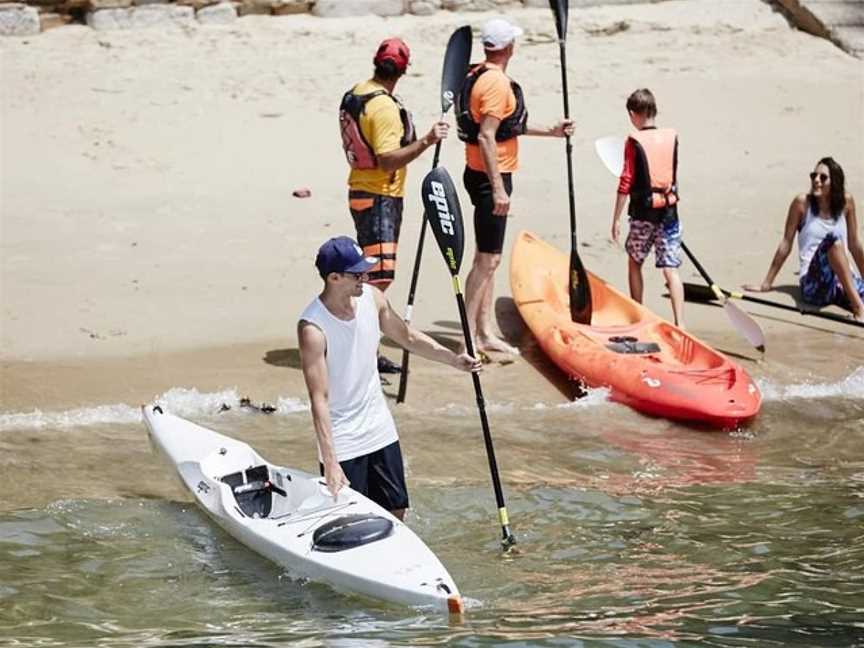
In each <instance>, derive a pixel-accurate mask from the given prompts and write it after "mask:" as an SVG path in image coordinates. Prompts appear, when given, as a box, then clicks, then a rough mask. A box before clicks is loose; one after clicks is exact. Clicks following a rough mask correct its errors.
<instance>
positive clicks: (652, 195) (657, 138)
mask: <svg viewBox="0 0 864 648" xmlns="http://www.w3.org/2000/svg"><path fill="white" fill-rule="evenodd" d="M630 139H632V140H633V142H634V143H635V144H636V153H637V155H636V158H637V162H636V164H637V165H641V167H642V172H643V173H642V176H643V178H647V180H648V184H649V186H636V184H634V185H633V189H632V190H631V191H630V195H631V200H633V201H635V202H636V204H637V205H638V206H639V207H642V208H643V209H645V208H648V209H663V208H665V207H672V206H673V205H675V204H676V203H677V202H678V179H677V177H676V169H675V155H676V148H677V146H678V133H676V132H675V129H673V128H646V129H644V130H640V131H636V132H635V133H632V134H631V135H630ZM640 184H641V183H640Z"/></svg>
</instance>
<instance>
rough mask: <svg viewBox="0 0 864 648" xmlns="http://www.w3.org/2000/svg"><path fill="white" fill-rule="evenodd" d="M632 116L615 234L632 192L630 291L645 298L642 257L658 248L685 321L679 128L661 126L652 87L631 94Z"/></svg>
mask: <svg viewBox="0 0 864 648" xmlns="http://www.w3.org/2000/svg"><path fill="white" fill-rule="evenodd" d="M627 112H628V114H629V115H630V122H631V123H632V124H633V126H635V127H636V132H635V133H633V134H631V135H630V137H629V138H628V139H627V143H626V145H625V146H624V170H623V171H622V172H621V179H620V181H619V183H618V195H617V197H616V199H615V209H614V211H613V212H612V240H613V241H615V242H616V243H617V242H618V238H619V236H620V235H621V212H622V210H623V209H624V203H626V202H627V198H628V197H629V198H630V206H629V208H628V210H627V213H628V214H629V215H630V233H629V234H628V235H627V242H626V243H625V245H624V247H625V249H626V250H627V255H628V257H629V265H628V278H629V280H630V296H631V297H632V298H633V299H635V300H636V301H637V302H639V303H640V304H641V303H642V292H643V281H642V263H643V262H644V261H645V258H646V257H647V256H648V253H649V252H650V251H651V248H652V247H653V248H654V261H655V263H654V265H655V266H656V267H657V268H659V269H660V270H662V271H663V277H664V278H665V279H666V285H667V287H668V288H669V296H670V297H671V298H672V314H673V316H674V318H675V324H676V325H677V326H680V327H681V328H683V327H684V286H683V285H682V284H681V277H679V276H678V267H679V266H680V265H681V224H680V223H679V221H678V182H677V177H678V134H677V133H676V132H675V131H674V130H673V129H671V128H657V126H655V125H654V117H655V116H656V115H657V103H656V102H655V100H654V95H653V94H652V93H651V91H650V90H648V89H641V90H636V92H634V93H633V94H631V95H630V97H629V98H628V99H627Z"/></svg>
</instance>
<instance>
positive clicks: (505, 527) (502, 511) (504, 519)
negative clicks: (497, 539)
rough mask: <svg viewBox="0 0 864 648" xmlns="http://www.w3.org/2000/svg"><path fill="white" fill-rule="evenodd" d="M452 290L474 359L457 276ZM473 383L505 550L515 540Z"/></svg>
mask: <svg viewBox="0 0 864 648" xmlns="http://www.w3.org/2000/svg"><path fill="white" fill-rule="evenodd" d="M453 288H454V291H455V293H456V304H457V305H458V307H459V320H460V321H461V323H462V335H463V336H465V351H466V352H467V353H468V355H470V356H471V357H474V343H473V341H472V340H471V331H470V330H469V328H468V313H467V312H466V310H465V299H464V298H463V297H462V289H461V288H460V286H459V277H458V275H453ZM471 379H472V380H473V382H474V394H475V396H476V397H477V410H478V411H479V412H480V425H481V426H482V428H483V441H484V442H485V444H486V458H487V459H488V460H489V471H490V472H491V473H492V488H493V489H494V490H495V503H496V504H497V505H498V520H499V521H500V522H501V544H502V545H503V546H504V548H505V549H506V548H507V547H509V546H511V545H513V544H515V543H516V538H515V537H514V536H513V533H512V532H511V531H510V521H509V518H508V516H507V506H506V505H505V503H504V491H503V490H502V488H501V478H500V476H499V475H498V462H497V461H496V460H495V447H494V446H493V445H492V434H491V432H490V431H489V419H488V418H487V417H486V401H485V400H484V398H483V388H482V387H481V386H480V376H479V375H478V374H477V373H476V372H472V373H471Z"/></svg>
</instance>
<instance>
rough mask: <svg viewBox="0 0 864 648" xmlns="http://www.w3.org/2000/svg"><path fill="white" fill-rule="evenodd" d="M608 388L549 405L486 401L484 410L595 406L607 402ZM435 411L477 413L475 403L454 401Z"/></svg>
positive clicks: (528, 410)
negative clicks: (520, 405)
mask: <svg viewBox="0 0 864 648" xmlns="http://www.w3.org/2000/svg"><path fill="white" fill-rule="evenodd" d="M608 399H609V390H608V389H602V388H601V389H589V390H587V393H586V394H585V395H584V396H582V397H581V398H577V399H576V400H574V401H570V402H567V403H556V404H554V405H550V404H548V403H543V402H537V403H534V404H533V405H526V406H522V407H517V406H516V405H515V404H514V403H500V402H497V401H486V411H487V412H490V413H493V412H494V413H503V414H509V413H512V412H514V411H523V412H536V411H542V410H546V409H584V408H588V407H597V406H600V405H604V404H606V403H607V402H608ZM435 411H436V413H440V414H444V415H445V416H470V415H474V414H476V413H477V407H476V405H462V404H456V403H448V404H447V405H444V406H443V407H439V408H438V409H436V410H435Z"/></svg>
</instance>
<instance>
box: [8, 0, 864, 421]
mask: <svg viewBox="0 0 864 648" xmlns="http://www.w3.org/2000/svg"><path fill="white" fill-rule="evenodd" d="M720 5H722V6H720ZM490 15H491V14H482V13H470V14H462V15H460V14H455V13H451V12H439V13H438V14H436V15H435V16H432V17H427V18H419V17H412V16H403V17H400V18H397V19H376V18H363V19H360V18H351V19H331V20H323V19H316V18H313V17H311V16H287V17H280V18H267V17H258V16H249V17H245V18H243V19H241V20H239V21H238V22H237V23H236V24H234V25H231V26H224V27H218V26H206V27H197V28H192V29H185V30H176V31H170V32H163V31H152V30H150V31H148V30H138V31H113V32H97V31H93V30H91V29H89V28H85V27H82V26H68V27H64V28H61V29H56V30H52V31H49V32H46V33H43V34H41V35H40V36H38V37H30V38H6V39H4V40H3V42H2V43H0V52H2V54H0V55H2V68H0V69H2V76H3V85H4V87H5V88H6V89H7V91H6V92H4V93H3V99H2V101H3V104H2V129H3V130H2V164H3V166H2V242H0V245H2V249H0V254H2V284H0V292H2V346H0V358H2V362H3V395H2V407H3V409H5V410H6V411H9V410H19V409H20V408H27V407H30V406H37V405H40V404H44V403H46V402H51V403H56V404H58V405H63V404H65V405H68V404H74V403H82V402H105V401H106V400H108V401H111V400H116V399H118V398H120V399H122V400H124V401H127V402H135V401H136V400H141V399H146V398H149V397H152V395H153V394H154V393H157V392H158V389H159V388H160V387H161V386H162V385H192V384H194V385H196V386H197V385H202V386H206V385H210V384H212V385H214V386H218V385H219V384H222V385H224V384H239V385H240V387H241V389H245V390H250V391H253V392H254V393H256V394H258V393H261V394H262V395H263V396H265V397H268V398H270V397H272V396H273V395H275V394H277V393H283V392H284V391H285V390H286V389H289V390H290V391H291V392H292V393H294V392H297V393H301V392H302V382H301V381H300V380H299V377H298V375H297V374H298V373H299V372H296V371H291V372H285V371H278V370H277V369H278V368H279V367H278V363H273V362H269V361H268V360H267V357H266V353H267V351H272V350H279V349H282V350H291V349H294V348H296V340H295V331H294V321H295V318H296V316H297V314H298V313H299V312H300V310H301V309H302V307H303V306H304V305H305V304H306V303H307V302H308V300H309V299H310V298H311V297H312V295H314V294H315V293H316V291H317V290H318V289H319V280H318V277H317V275H316V274H315V271H314V268H313V265H312V260H313V257H314V252H315V250H316V249H317V246H318V245H319V244H320V243H321V242H322V241H323V240H324V239H326V238H327V237H329V236H331V235H334V234H338V233H347V234H353V226H352V223H351V221H350V218H349V215H348V214H347V210H346V207H345V191H346V186H345V178H346V165H345V163H344V160H343V158H342V154H341V150H340V147H339V142H338V131H337V127H336V107H337V101H338V97H339V96H340V94H341V92H343V91H344V89H345V88H347V87H348V86H349V85H351V84H352V83H353V82H355V81H357V80H359V79H362V78H365V77H366V76H368V74H369V73H370V67H371V66H370V64H369V60H370V58H371V52H372V49H373V47H374V44H375V43H377V42H378V41H379V40H380V39H381V38H382V37H385V36H388V35H393V34H396V35H400V36H402V37H404V38H405V39H406V40H407V41H408V42H409V44H410V45H411V46H412V48H413V60H412V66H411V68H410V71H409V74H408V75H407V76H406V78H404V79H403V80H402V81H401V82H400V84H399V87H398V92H399V93H400V94H401V96H402V97H403V98H404V100H405V101H406V103H407V104H408V105H409V107H411V108H412V109H413V110H414V112H415V116H416V121H417V123H418V127H419V128H421V129H425V128H428V125H429V124H431V122H432V121H433V120H434V119H435V118H436V116H437V111H438V110H439V105H438V99H437V93H438V82H439V78H440V65H441V57H442V54H443V47H444V43H445V42H446V39H447V36H448V34H449V33H450V32H451V31H452V30H453V29H454V28H455V27H457V26H459V25H461V24H464V23H466V22H467V23H470V24H471V25H473V26H474V27H475V29H477V28H479V26H480V25H481V24H482V22H483V21H484V20H485V19H486V18H488V17H489V16H490ZM511 18H512V19H513V20H514V21H516V22H518V23H519V24H521V25H522V26H523V27H524V28H525V30H526V35H525V37H524V39H523V42H522V43H521V44H520V46H519V48H518V51H517V55H516V57H515V58H514V60H513V62H512V63H511V73H512V76H513V77H514V78H516V79H519V80H520V81H521V82H522V84H523V86H524V88H525V90H526V93H527V97H528V101H529V110H530V114H531V119H532V121H535V122H536V123H541V124H542V123H550V122H552V121H554V120H556V119H557V118H558V117H559V116H560V114H561V112H562V108H561V94H560V93H561V90H560V68H559V66H558V56H557V45H556V43H555V41H554V27H553V25H552V23H551V20H550V19H549V15H548V11H546V10H541V9H526V10H520V11H516V12H514V14H513V15H512V16H511ZM568 48H569V49H568V60H569V70H568V72H569V82H570V88H571V106H572V112H573V114H574V117H575V120H576V122H577V133H576V136H575V138H574V155H575V158H574V162H575V169H576V192H577V218H578V222H579V232H580V239H581V241H582V246H583V248H582V253H583V259H584V261H585V263H586V265H587V266H588V267H589V268H590V269H591V270H592V271H594V272H596V273H597V274H599V275H601V276H603V277H604V278H606V279H607V280H609V281H612V282H613V283H615V284H616V285H618V286H620V287H624V286H626V256H625V253H624V252H623V250H621V249H619V248H616V247H615V246H613V245H612V244H611V243H610V242H609V240H608V230H609V225H610V212H611V205H612V202H613V198H614V197H613V192H614V189H615V181H614V179H613V178H612V177H611V176H610V175H609V174H608V173H607V172H606V170H605V169H604V168H603V167H602V165H601V164H600V163H599V161H598V160H597V158H596V156H595V154H594V151H593V145H592V144H593V141H594V140H595V139H596V138H598V137H601V136H604V135H608V134H620V135H623V134H626V132H627V128H628V122H627V119H626V113H625V111H624V108H623V103H624V100H625V98H626V96H627V95H628V94H629V92H630V91H632V90H633V89H634V88H636V87H639V86H647V87H650V88H653V89H654V91H655V93H656V94H657V96H658V102H659V107H660V116H659V120H658V121H659V123H661V124H664V125H672V126H674V127H676V128H677V129H678V130H679V132H680V139H681V154H680V155H681V168H680V184H681V194H682V206H681V213H682V222H683V227H684V232H685V237H686V240H687V242H688V244H689V246H690V248H691V249H692V250H693V251H694V252H695V253H696V254H697V255H698V257H699V258H700V260H701V261H702V263H703V265H705V266H706V268H708V269H709V271H710V272H711V273H712V274H713V275H714V278H715V280H717V281H718V283H720V284H722V285H724V286H726V287H737V286H738V285H739V284H740V283H742V282H744V281H752V280H757V279H759V278H761V276H762V275H763V274H764V271H765V269H766V267H767V263H768V261H769V259H770V255H771V254H772V253H773V249H774V246H775V245H776V241H777V239H778V237H779V233H780V231H781V228H782V225H783V221H784V217H785V211H786V208H787V206H788V203H789V201H790V199H791V197H792V196H793V194H795V193H796V192H800V191H803V190H806V188H807V186H808V185H807V172H808V171H809V170H810V169H811V166H812V164H813V163H814V162H815V160H816V159H818V158H819V157H820V156H823V155H826V154H830V155H833V156H834V157H835V158H836V159H837V160H839V161H840V162H841V164H843V166H844V168H845V170H846V174H847V186H848V188H849V189H850V190H851V191H852V192H853V193H859V194H860V192H861V189H860V188H861V187H862V186H864V182H862V181H864V154H862V151H864V132H862V130H861V128H860V116H861V114H862V112H864V80H862V79H864V77H862V63H861V61H860V60H858V59H855V58H852V57H850V56H849V55H847V54H845V53H843V52H842V51H840V50H839V49H837V48H836V47H835V46H833V45H832V44H830V43H828V42H826V41H823V40H820V39H817V38H814V37H812V36H809V35H806V34H803V33H801V32H798V31H796V30H794V29H792V28H790V27H789V25H788V24H787V22H786V21H785V19H784V18H783V17H782V16H780V15H779V14H777V13H775V12H774V11H772V9H771V8H770V7H769V6H768V5H766V4H765V3H762V2H759V1H758V0H736V1H734V2H733V1H727V2H724V3H715V2H709V1H700V0H693V1H689V2H685V1H673V2H663V3H657V4H646V5H634V6H626V7H602V8H594V9H589V10H575V9H574V10H573V11H572V14H571V33H570V37H569V40H568ZM477 49H478V47H477V45H476V44H475V57H476V52H477ZM430 160H431V152H427V154H426V155H424V156H423V157H422V158H421V159H420V160H418V161H417V162H416V163H414V164H413V165H412V166H411V169H410V173H409V183H408V187H407V193H406V195H407V202H406V215H405V224H404V228H403V236H402V240H401V246H400V261H399V266H398V271H397V272H398V274H397V281H396V282H395V284H394V286H393V288H392V289H391V291H390V292H389V293H388V294H389V296H390V298H391V300H392V302H393V303H394V305H395V306H396V307H397V309H398V310H400V311H401V310H402V309H403V307H404V303H405V299H406V293H407V286H408V280H409V277H410V268H411V264H412V262H413V256H414V250H415V248H416V238H417V235H418V233H419V215H420V203H419V199H418V197H417V196H418V191H419V182H420V180H421V178H422V175H423V173H424V172H425V170H426V169H427V168H428V166H429V164H430ZM442 161H443V163H444V164H445V165H446V166H447V168H448V169H449V170H450V171H451V173H452V174H453V175H454V177H458V176H459V175H461V169H462V166H463V151H462V145H461V143H460V142H458V140H457V139H456V138H455V136H453V137H451V138H450V139H449V140H448V141H447V142H446V143H445V146H444V149H443V155H442ZM299 187H308V188H310V189H311V192H312V196H311V198H308V199H298V198H294V197H292V195H291V192H292V191H293V190H294V189H296V188H299ZM515 187H516V190H515V194H514V203H513V210H512V211H513V216H512V218H511V222H510V223H509V225H508V227H509V228H510V230H509V231H510V235H509V236H510V238H511V239H512V236H513V234H515V232H517V231H518V230H519V229H523V228H524V229H531V230H534V231H536V232H538V233H539V234H540V235H541V236H543V237H545V238H547V239H548V240H550V241H553V242H555V243H557V244H558V245H559V246H560V247H562V248H565V247H566V246H567V240H568V239H567V233H568V229H567V228H568V225H567V193H566V180H565V175H564V154H563V145H561V144H560V143H559V142H556V141H554V140H545V139H531V138H526V139H525V140H523V144H522V159H521V169H520V171H519V172H518V174H517V175H516V177H515ZM460 189H461V183H460ZM461 198H462V202H463V206H464V205H467V204H468V201H467V196H466V195H464V194H463V195H462V196H461ZM467 227H468V245H467V249H466V259H468V260H469V261H470V258H471V257H470V255H471V254H472V253H473V238H472V236H471V231H470V227H471V226H470V222H469V223H467ZM430 243H431V242H430ZM793 256H794V255H793ZM507 259H508V257H507V254H505V260H504V262H505V264H506V263H507ZM467 263H468V261H466V269H465V272H467ZM796 266H797V263H796V261H795V259H793V258H790V259H789V261H788V262H787V264H786V267H785V268H784V270H783V272H782V275H781V277H780V280H779V284H781V285H782V286H785V287H792V286H795V285H796V284H797V277H796V276H795V274H794V272H795V271H796V270H797V268H796ZM505 268H506V265H505ZM682 274H683V277H684V279H685V281H699V279H698V275H697V274H696V272H695V269H693V268H692V266H690V265H689V264H686V263H685V266H684V268H683V271H682ZM497 282H498V283H497V288H498V295H500V296H502V297H505V298H506V297H507V296H509V283H508V275H507V272H506V269H503V268H502V271H501V272H499V273H498V276H497ZM646 286H647V290H646V293H647V300H646V301H647V304H648V305H649V307H651V308H653V309H654V310H656V311H658V312H659V313H660V314H661V315H663V316H669V307H668V302H667V301H666V300H665V298H663V297H662V292H663V291H662V289H661V288H662V284H661V279H660V276H659V274H658V273H655V272H648V273H647V274H646ZM770 297H771V298H774V299H778V300H781V301H785V302H787V303H793V298H792V297H791V296H790V295H789V294H787V291H785V290H784V291H781V292H776V293H774V294H773V295H771V296H770ZM750 310H751V311H752V312H754V313H764V314H766V315H768V316H769V317H767V318H766V319H762V320H760V322H761V323H762V325H763V327H764V328H765V330H766V334H767V335H768V336H769V349H770V344H771V343H774V344H773V346H774V347H775V348H778V351H779V348H780V347H781V344H780V341H781V340H782V339H783V337H784V336H786V335H789V334H795V333H796V332H797V333H801V332H802V328H801V324H802V323H803V322H802V320H801V318H799V317H797V316H795V315H794V314H792V315H789V316H787V314H784V313H782V312H780V311H770V310H765V309H764V308H759V307H755V308H752V309H750ZM456 319H457V314H456V311H455V304H454V303H453V299H452V292H451V287H450V284H449V281H448V279H447V274H446V270H445V269H444V267H443V265H442V263H441V259H440V256H439V254H438V252H437V250H436V249H435V248H434V247H432V246H431V245H430V246H429V247H427V250H426V254H425V256H424V263H423V268H422V275H421V280H420V288H419V294H418V299H417V305H416V308H415V323H417V324H418V325H419V326H420V327H421V328H423V329H424V330H427V331H430V332H432V333H433V334H441V333H446V332H447V329H446V328H442V327H441V325H440V324H441V323H442V322H451V323H452V322H453V321H454V320H456ZM687 319H688V325H689V327H690V328H691V329H692V330H693V331H694V332H696V334H697V335H699V336H701V337H703V338H705V339H707V340H709V341H712V339H713V340H719V337H718V336H722V335H724V334H725V333H726V332H728V324H727V322H726V320H725V318H723V317H722V315H720V312H719V311H718V310H717V309H714V308H708V307H704V306H690V307H689V309H688V312H687ZM806 323H808V324H812V322H809V321H808V322H806ZM817 323H818V325H819V328H824V329H826V330H834V331H842V330H843V327H842V326H839V327H838V325H832V324H831V323H828V322H823V321H818V322H817ZM805 330H806V329H805ZM817 337H818V336H814V338H817ZM853 337H854V336H853ZM859 338H860V336H859ZM859 338H856V340H857V339H859ZM814 343H815V344H817V345H818V344H820V343H822V342H821V341H820V340H818V339H816V341H815V342H814ZM733 345H735V346H736V347H737V346H739V345H737V344H735V343H733ZM769 354H770V351H769ZM769 357H770V355H769ZM94 369H98V371H94ZM521 370H522V369H517V370H516V371H521Z"/></svg>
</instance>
